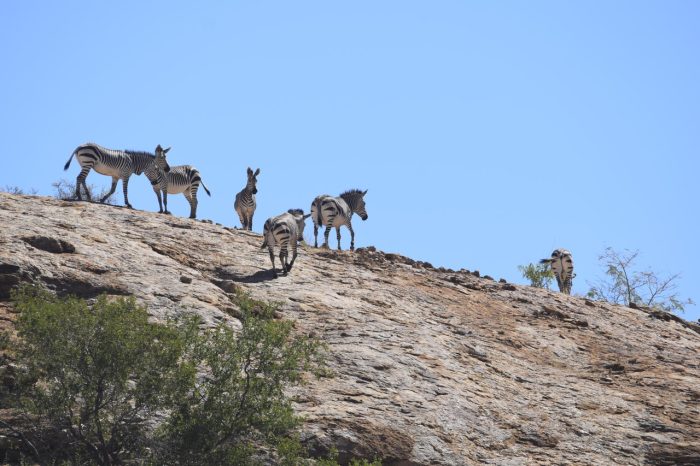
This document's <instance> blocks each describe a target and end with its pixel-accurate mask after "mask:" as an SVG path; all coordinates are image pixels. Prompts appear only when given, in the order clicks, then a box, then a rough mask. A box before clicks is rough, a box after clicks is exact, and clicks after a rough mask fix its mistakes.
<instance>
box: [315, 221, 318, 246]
mask: <svg viewBox="0 0 700 466" xmlns="http://www.w3.org/2000/svg"><path fill="white" fill-rule="evenodd" d="M314 247H315V248H317V247H318V225H316V223H315V222H314Z"/></svg>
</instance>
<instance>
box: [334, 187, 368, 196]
mask: <svg viewBox="0 0 700 466" xmlns="http://www.w3.org/2000/svg"><path fill="white" fill-rule="evenodd" d="M364 193H365V192H364V191H363V190H361V189H348V190H347V191H345V192H344V193H342V194H341V195H340V197H345V196H351V197H354V196H358V195H359V196H363V195H364Z"/></svg>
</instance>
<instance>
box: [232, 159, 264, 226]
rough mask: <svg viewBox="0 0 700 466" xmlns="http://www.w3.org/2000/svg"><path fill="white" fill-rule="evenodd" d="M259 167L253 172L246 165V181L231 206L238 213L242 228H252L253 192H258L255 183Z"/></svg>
mask: <svg viewBox="0 0 700 466" xmlns="http://www.w3.org/2000/svg"><path fill="white" fill-rule="evenodd" d="M259 174H260V169H259V168H258V169H257V170H255V173H253V170H252V169H251V168H250V167H248V182H247V183H246V185H245V188H243V189H242V190H241V192H239V193H238V194H236V202H234V204H233V207H234V208H235V209H236V212H237V213H238V218H239V219H240V220H241V225H242V227H241V228H243V229H244V230H249V231H250V230H252V229H253V214H255V207H256V204H255V194H256V193H257V192H258V188H257V186H256V185H257V183H258V178H257V177H258V175H259Z"/></svg>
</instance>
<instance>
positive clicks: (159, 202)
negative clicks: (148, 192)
mask: <svg viewBox="0 0 700 466" xmlns="http://www.w3.org/2000/svg"><path fill="white" fill-rule="evenodd" d="M153 192H154V193H156V197H157V198H158V213H159V214H162V213H163V199H161V197H160V189H158V188H157V187H156V186H154V187H153Z"/></svg>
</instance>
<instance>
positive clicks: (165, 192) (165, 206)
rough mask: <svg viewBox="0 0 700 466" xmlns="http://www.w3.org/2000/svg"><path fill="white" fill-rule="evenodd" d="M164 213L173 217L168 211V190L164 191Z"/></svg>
mask: <svg viewBox="0 0 700 466" xmlns="http://www.w3.org/2000/svg"><path fill="white" fill-rule="evenodd" d="M163 213H164V214H165V215H171V214H170V211H169V210H168V188H165V189H164V190H163Z"/></svg>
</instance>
